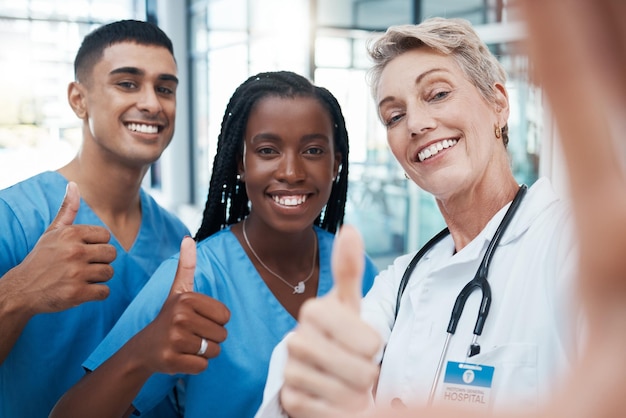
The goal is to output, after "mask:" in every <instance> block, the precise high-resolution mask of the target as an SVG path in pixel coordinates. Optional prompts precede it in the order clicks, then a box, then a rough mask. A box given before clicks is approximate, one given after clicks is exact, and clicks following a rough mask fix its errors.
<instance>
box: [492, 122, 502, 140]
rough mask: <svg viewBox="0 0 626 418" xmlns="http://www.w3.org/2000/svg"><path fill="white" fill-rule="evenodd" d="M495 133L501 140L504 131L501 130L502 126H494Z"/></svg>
mask: <svg viewBox="0 0 626 418" xmlns="http://www.w3.org/2000/svg"><path fill="white" fill-rule="evenodd" d="M493 133H494V134H496V138H500V137H501V136H502V129H501V128H500V125H497V124H496V125H494V128H493Z"/></svg>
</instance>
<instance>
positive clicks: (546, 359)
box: [257, 179, 579, 418]
mask: <svg viewBox="0 0 626 418" xmlns="http://www.w3.org/2000/svg"><path fill="white" fill-rule="evenodd" d="M507 209H508V205H507V206H506V207H504V208H502V209H501V210H500V211H499V212H498V213H497V214H496V215H495V216H494V217H493V218H492V219H491V221H490V222H489V223H488V224H487V226H486V227H485V228H484V230H483V231H482V232H481V233H480V234H479V235H478V236H477V237H476V238H475V239H474V240H473V241H472V242H470V243H469V244H468V245H467V246H466V247H465V248H463V249H462V250H461V251H459V252H458V253H456V254H455V253H454V243H453V241H452V238H451V237H450V236H448V237H446V238H444V239H443V240H442V241H441V242H440V243H438V244H437V245H436V246H435V247H434V248H433V249H432V250H431V251H429V252H428V253H427V254H426V255H425V256H424V258H423V259H422V260H421V261H420V262H419V263H418V265H417V267H416V268H415V270H414V271H413V273H412V275H411V279H410V281H409V284H408V286H407V287H406V290H405V292H404V296H403V298H402V302H401V306H400V311H399V314H398V318H397V320H396V322H395V325H393V322H394V312H395V304H396V295H397V292H398V287H399V284H400V281H401V279H402V275H403V273H404V271H405V269H406V266H407V265H408V263H409V262H410V261H411V259H412V258H413V256H414V254H408V255H404V256H401V257H398V258H397V259H396V260H395V261H394V263H393V264H392V265H391V266H389V268H387V269H386V270H385V271H383V272H381V273H380V274H379V276H378V277H377V278H376V279H375V281H374V285H373V287H372V289H371V290H370V291H369V293H368V294H367V296H366V297H365V299H364V301H363V304H362V314H363V318H364V319H365V320H366V321H367V322H369V323H370V324H371V325H372V326H374V327H375V328H376V329H377V330H378V331H379V332H380V333H381V335H382V337H383V340H384V342H385V351H384V358H383V361H382V365H381V372H380V378H379V381H378V387H377V390H376V404H379V405H384V406H387V405H390V404H391V402H392V400H393V399H399V400H400V401H402V403H404V404H405V405H415V404H417V405H419V404H422V405H423V404H425V403H426V400H427V398H428V395H429V393H430V390H431V386H432V383H433V379H434V376H435V371H436V368H437V363H438V361H439V357H440V355H441V352H442V349H443V346H444V342H445V338H446V335H447V334H446V329H447V327H448V321H449V320H450V313H451V310H452V306H453V305H454V301H455V299H456V297H457V295H458V293H459V292H460V290H461V289H462V288H463V286H465V284H466V283H467V282H468V281H469V280H471V279H472V278H473V277H474V275H475V273H476V271H477V268H478V265H479V264H480V262H481V261H482V257H483V255H484V253H485V251H486V249H487V246H488V245H489V241H490V240H491V238H492V237H493V235H494V233H495V231H496V229H497V227H498V225H499V223H500V221H501V220H502V218H503V217H504V213H505V212H506V210H507ZM571 222H572V219H571V214H570V211H569V208H568V206H567V205H566V204H565V203H564V202H563V201H561V200H559V199H558V198H557V196H556V195H555V193H554V191H553V189H552V186H551V185H550V183H549V181H548V180H547V179H540V180H538V181H537V182H535V184H534V185H533V186H532V187H530V188H529V190H528V192H527V193H526V196H525V197H524V199H523V200H522V202H521V205H520V207H519V208H518V210H517V213H516V214H515V216H514V218H513V219H512V221H511V223H510V224H509V226H508V228H507V230H506V232H505V234H504V236H503V237H502V239H501V241H500V245H499V246H498V248H497V249H496V251H495V254H494V257H493V259H492V263H491V266H490V269H489V276H488V280H489V283H490V285H491V290H492V303H491V310H490V313H489V316H488V318H487V320H486V323H485V327H484V329H483V333H482V336H481V337H479V339H478V343H479V344H480V345H481V353H480V354H478V355H476V356H474V357H471V358H470V359H467V357H466V354H467V349H468V347H469V345H470V343H471V341H472V334H473V329H474V325H475V322H476V315H477V313H478V306H479V304H480V299H481V295H480V292H479V291H475V292H474V293H473V294H472V295H471V296H470V297H469V299H468V300H467V303H466V305H465V310H464V311H463V315H462V316H461V319H460V321H459V324H458V327H457V330H456V333H455V334H454V336H452V338H451V341H450V345H449V348H448V352H447V356H446V360H450V361H458V362H466V361H467V362H471V363H477V364H481V365H488V366H492V367H494V368H495V372H494V377H493V381H492V389H491V391H490V395H489V399H490V407H491V408H496V409H499V408H500V407H503V406H511V407H524V408H533V407H535V406H537V405H538V404H539V402H541V401H542V399H543V398H544V397H546V396H548V395H549V394H550V389H551V388H553V385H554V384H555V383H557V381H558V378H559V376H562V372H564V371H566V370H567V369H568V366H569V364H570V363H571V362H572V361H573V360H574V357H575V355H576V351H577V348H576V346H577V345H576V341H577V336H576V334H577V333H576V332H574V331H575V330H576V328H577V327H578V326H577V323H578V319H579V318H578V316H577V315H576V314H575V312H578V310H577V308H576V306H575V304H576V300H577V299H576V298H575V286H574V283H573V280H574V278H575V271H576V270H575V269H576V266H577V264H576V249H575V245H574V244H575V239H574V237H573V235H572V233H573V229H572V224H571ZM392 325H393V331H392ZM285 360H286V350H285V347H284V344H280V345H279V346H278V347H277V349H276V350H275V353H274V355H273V359H272V362H271V363H270V373H269V376H268V382H267V386H266V390H265V394H264V400H263V405H262V406H261V409H260V410H259V413H258V414H257V417H259V418H260V417H276V416H279V415H278V414H279V411H280V408H279V406H278V401H277V393H278V391H279V389H280V385H281V382H282V369H283V365H284V362H285ZM444 368H445V363H444ZM441 379H443V372H442V376H441ZM441 386H442V385H441V384H438V389H439V392H440V391H441ZM437 402H438V397H437V396H436V398H435V403H437Z"/></svg>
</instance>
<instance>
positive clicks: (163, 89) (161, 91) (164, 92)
mask: <svg viewBox="0 0 626 418" xmlns="http://www.w3.org/2000/svg"><path fill="white" fill-rule="evenodd" d="M156 91H157V93H159V94H162V95H164V96H171V95H172V94H174V93H176V90H174V89H171V88H169V87H165V86H162V87H157V88H156Z"/></svg>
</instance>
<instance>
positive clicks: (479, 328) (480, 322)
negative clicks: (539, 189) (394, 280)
mask: <svg viewBox="0 0 626 418" xmlns="http://www.w3.org/2000/svg"><path fill="white" fill-rule="evenodd" d="M527 189H528V187H527V186H526V185H525V184H522V185H521V186H520V188H519V190H518V191H517V194H516V195H515V198H514V199H513V202H511V206H509V208H508V209H507V211H506V213H505V214H504V218H503V219H502V221H501V222H500V225H498V229H496V232H495V234H494V235H493V239H492V240H491V242H490V243H489V246H488V247H487V251H486V252H485V255H484V256H483V259H482V261H481V263H480V266H478V270H477V271H476V274H475V275H474V278H473V279H472V280H470V281H469V282H468V283H467V284H466V285H465V287H463V289H461V292H460V293H459V295H458V296H457V298H456V300H455V302H454V307H453V308H452V313H451V314H450V322H449V323H448V329H447V335H446V341H445V343H444V346H443V350H442V351H441V356H440V357H439V363H438V364H437V371H436V372H435V379H434V381H433V384H432V386H431V389H430V394H429V396H428V405H429V406H430V405H431V404H432V402H433V399H434V397H435V392H436V391H437V383H438V382H439V378H440V376H441V371H442V368H443V363H444V361H445V358H446V354H447V352H448V346H449V344H450V339H451V338H452V335H454V333H455V332H456V327H457V325H458V323H459V320H460V319H461V314H462V313H463V309H464V308H465V302H466V301H467V298H469V296H470V295H471V294H472V293H473V292H474V291H475V290H477V289H478V290H480V291H481V293H482V299H481V301H480V307H479V309H478V317H477V318H476V325H475V326H474V336H473V338H472V343H471V344H470V346H469V349H468V353H467V356H468V357H472V356H475V355H476V354H478V353H480V345H479V344H478V336H479V335H481V334H482V332H483V327H484V326H485V321H486V320H487V315H488V314H489V308H490V307H491V286H490V285H489V282H488V281H487V275H488V274H489V266H490V265H491V259H492V258H493V254H494V253H495V251H496V248H497V246H498V243H499V242H500V239H501V238H502V235H504V232H505V231H506V228H507V227H508V226H509V223H511V220H512V219H513V216H515V212H517V209H518V207H519V205H520V203H521V202H522V199H523V197H524V195H525V194H526V190H527ZM448 234H450V231H449V230H448V228H445V229H443V230H442V231H441V232H439V233H438V234H437V235H435V236H434V237H433V238H431V239H430V241H428V242H427V243H426V245H424V246H423V247H422V248H421V249H420V250H419V251H418V253H417V254H415V256H414V257H413V259H412V260H411V262H410V263H409V265H408V266H407V267H406V270H405V271H404V274H403V275H402V280H401V281H400V287H399V288H398V295H397V297H396V311H395V315H394V323H395V318H397V317H398V312H399V311H400V300H401V299H402V295H403V293H404V290H405V289H406V286H407V284H408V283H409V278H410V277H411V273H413V270H414V269H415V266H416V265H417V263H418V262H419V261H420V260H421V259H422V257H423V256H424V254H426V253H427V252H428V251H430V250H431V249H432V248H433V247H434V246H435V245H436V244H437V243H438V242H439V241H441V240H442V239H443V238H444V237H445V236H447V235H448Z"/></svg>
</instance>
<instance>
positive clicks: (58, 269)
mask: <svg viewBox="0 0 626 418" xmlns="http://www.w3.org/2000/svg"><path fill="white" fill-rule="evenodd" d="M79 207H80V194H79V191H78V186H77V185H76V184H75V183H73V182H70V183H68V185H67V191H66V194H65V197H64V198H63V202H62V204H61V207H60V208H59V211H58V213H57V215H56V217H55V218H54V220H53V221H52V223H51V224H50V226H49V227H48V229H47V230H46V231H45V232H44V233H43V234H42V235H41V237H40V238H39V240H38V241H37V244H36V245H35V246H34V248H33V249H32V250H31V252H30V253H29V254H28V255H27V256H26V258H25V259H24V260H23V261H22V262H21V263H20V264H19V265H18V266H16V267H14V268H13V269H11V270H9V271H8V272H7V273H6V274H5V276H3V278H2V280H3V282H4V281H5V279H6V282H5V285H6V286H5V287H4V288H3V292H10V293H11V295H12V296H11V297H12V298H16V299H14V300H18V301H19V304H20V306H22V307H23V308H24V309H26V310H27V313H28V315H30V316H32V315H35V314H37V313H42V312H57V311H62V310H66V309H69V308H72V307H74V306H77V305H79V304H81V303H84V302H87V301H92V300H102V299H105V298H106V297H107V296H108V295H109V288H108V286H106V285H105V284H103V282H106V281H107V280H109V279H110V278H111V277H112V276H113V268H112V267H111V265H110V263H111V262H112V261H113V260H114V259H115V257H116V250H115V247H113V246H112V245H110V244H109V243H108V242H109V240H110V238H111V235H110V233H109V231H108V230H107V229H106V228H103V227H100V226H94V225H74V224H73V223H74V219H75V218H76V214H77V212H78V209H79Z"/></svg>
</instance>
